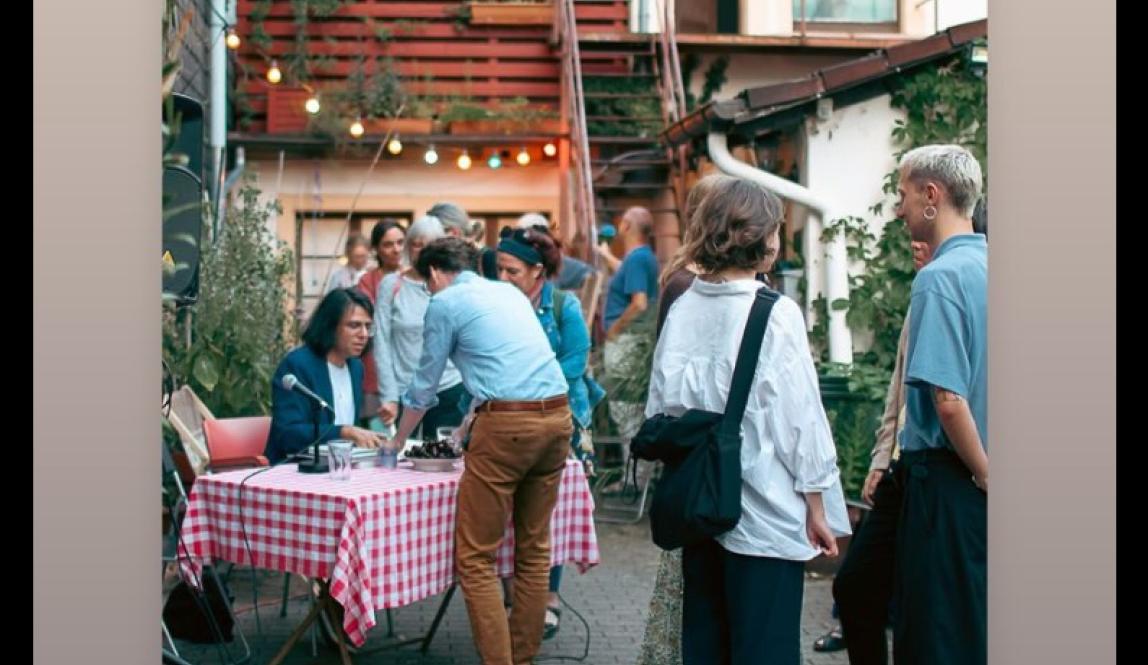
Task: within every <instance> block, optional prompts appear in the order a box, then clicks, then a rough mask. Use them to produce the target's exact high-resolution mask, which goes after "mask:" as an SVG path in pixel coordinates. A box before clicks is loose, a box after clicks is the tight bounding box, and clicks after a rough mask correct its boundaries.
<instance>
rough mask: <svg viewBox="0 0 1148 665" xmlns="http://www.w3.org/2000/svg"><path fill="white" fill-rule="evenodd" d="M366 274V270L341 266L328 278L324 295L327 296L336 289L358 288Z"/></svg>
mask: <svg viewBox="0 0 1148 665" xmlns="http://www.w3.org/2000/svg"><path fill="white" fill-rule="evenodd" d="M365 274H367V269H366V268H363V269H361V270H355V269H354V268H352V267H351V266H339V267H338V268H335V270H333V271H332V272H331V276H330V277H328V278H327V286H326V288H324V289H323V295H327V294H328V293H330V292H332V291H334V290H335V289H349V288H351V287H353V286H357V285H358V284H359V280H360V279H362V277H363V275H365Z"/></svg>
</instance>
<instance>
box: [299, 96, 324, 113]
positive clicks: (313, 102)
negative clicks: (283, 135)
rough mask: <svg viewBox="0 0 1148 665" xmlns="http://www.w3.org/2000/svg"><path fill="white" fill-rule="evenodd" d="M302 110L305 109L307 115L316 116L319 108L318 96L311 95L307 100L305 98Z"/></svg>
mask: <svg viewBox="0 0 1148 665" xmlns="http://www.w3.org/2000/svg"><path fill="white" fill-rule="evenodd" d="M303 108H305V109H307V113H310V114H311V115H316V114H317V113H319V109H320V108H321V107H320V104H319V96H318V95H311V96H310V97H309V98H307V102H306V103H305V104H303Z"/></svg>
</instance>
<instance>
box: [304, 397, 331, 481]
mask: <svg viewBox="0 0 1148 665" xmlns="http://www.w3.org/2000/svg"><path fill="white" fill-rule="evenodd" d="M311 413H312V414H313V421H314V423H315V442H314V443H313V444H311V453H312V454H311V459H309V460H303V461H301V462H299V465H298V469H299V473H327V471H328V465H327V462H326V461H325V460H321V459H319V436H320V434H319V421H321V420H322V419H323V407H321V406H320V405H319V404H318V403H316V402H314V401H312V402H311Z"/></svg>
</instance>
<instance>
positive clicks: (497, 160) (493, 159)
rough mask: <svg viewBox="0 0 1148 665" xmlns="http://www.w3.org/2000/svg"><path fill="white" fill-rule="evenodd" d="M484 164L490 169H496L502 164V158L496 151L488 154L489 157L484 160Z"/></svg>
mask: <svg viewBox="0 0 1148 665" xmlns="http://www.w3.org/2000/svg"><path fill="white" fill-rule="evenodd" d="M486 165H487V166H489V167H490V168H492V169H497V168H499V167H501V166H502V158H501V157H499V156H498V151H495V152H492V153H491V154H490V159H488V160H486Z"/></svg>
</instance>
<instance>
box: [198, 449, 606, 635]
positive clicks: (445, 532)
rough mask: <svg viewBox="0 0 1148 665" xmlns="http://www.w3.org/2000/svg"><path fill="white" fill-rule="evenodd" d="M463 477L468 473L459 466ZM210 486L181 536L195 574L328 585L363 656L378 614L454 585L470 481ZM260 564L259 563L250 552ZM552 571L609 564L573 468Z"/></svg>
mask: <svg viewBox="0 0 1148 665" xmlns="http://www.w3.org/2000/svg"><path fill="white" fill-rule="evenodd" d="M460 466H461V465H460ZM251 473H252V472H251V471H250V470H243V471H231V472H227V473H221V474H218V475H211V476H202V477H200V478H198V479H197V480H196V481H195V486H194V488H193V490H192V492H191V496H190V497H189V501H188V509H187V515H186V517H185V518H184V521H183V525H182V529H181V531H182V543H181V551H182V552H184V553H185V554H190V555H191V556H190V558H185V559H184V561H183V566H184V572H185V573H186V574H187V575H188V576H189V579H192V580H196V579H198V576H199V571H200V570H201V566H202V565H203V564H205V563H209V562H210V561H211V560H212V559H219V560H226V561H231V562H233V563H236V564H239V565H248V564H251V565H254V566H255V567H257V568H264V569H269V570H277V571H283V572H290V573H297V574H299V575H306V576H308V577H319V578H329V579H330V581H331V597H332V598H334V599H335V600H336V601H337V602H338V603H339V604H341V605H342V606H343V607H344V608H345V610H346V611H345V612H344V617H345V619H344V629H345V630H346V632H347V635H348V637H350V639H351V641H352V642H354V644H355V645H356V646H358V645H361V644H362V643H363V641H364V640H365V639H366V632H367V631H368V630H370V629H371V628H372V627H373V626H374V625H375V612H376V611H377V610H379V609H386V608H395V607H401V606H404V605H409V604H411V603H414V602H417V601H419V600H422V599H424V598H428V597H430V596H433V595H436V594H439V593H442V592H443V591H445V590H446V589H447V588H448V587H449V586H450V584H451V582H453V581H454V524H455V510H456V508H455V507H456V498H457V493H458V483H459V479H460V478H461V476H462V470H461V469H459V470H457V471H453V472H450V473H423V472H417V471H413V470H409V469H403V468H399V469H382V468H362V469H355V470H354V471H353V472H352V477H351V480H349V481H335V480H331V479H329V478H328V477H327V476H326V475H325V474H316V475H310V474H303V473H299V472H298V471H296V469H295V466H294V465H284V466H281V467H276V468H273V469H270V470H268V471H265V472H263V473H259V474H258V475H255V476H252V477H251V478H250V480H248V481H247V482H246V483H245V484H244V485H243V499H242V520H241V513H240V510H239V506H240V503H239V486H240V483H241V482H243V480H244V479H245V478H247V477H248V476H250V475H251ZM245 532H246V542H247V543H248V545H249V547H250V553H251V556H250V557H248V554H247V553H248V545H245V544H244V542H245V536H244V534H245ZM513 557H514V533H513V526H512V524H511V523H510V522H509V521H508V523H507V532H506V537H505V538H504V539H503V543H502V545H501V546H500V548H499V550H498V558H497V566H498V572H499V574H500V575H503V576H507V575H510V574H511V572H512V571H513V569H514V558H513ZM550 560H551V563H552V564H553V565H558V564H565V563H574V564H575V565H577V567H578V568H579V570H580V571H582V572H585V571H586V570H588V569H589V568H591V567H592V566H595V565H597V564H598V562H599V558H598V537H597V534H596V532H595V530H594V501H593V498H592V496H591V494H590V487H589V484H588V483H587V480H586V474H585V471H584V470H583V468H582V465H581V463H579V462H578V461H576V460H569V461H567V463H566V469H565V472H564V473H563V475H562V482H561V485H560V486H559V493H558V503H557V505H556V506H555V508H554V512H553V514H552V516H551V519H550Z"/></svg>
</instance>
